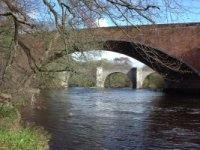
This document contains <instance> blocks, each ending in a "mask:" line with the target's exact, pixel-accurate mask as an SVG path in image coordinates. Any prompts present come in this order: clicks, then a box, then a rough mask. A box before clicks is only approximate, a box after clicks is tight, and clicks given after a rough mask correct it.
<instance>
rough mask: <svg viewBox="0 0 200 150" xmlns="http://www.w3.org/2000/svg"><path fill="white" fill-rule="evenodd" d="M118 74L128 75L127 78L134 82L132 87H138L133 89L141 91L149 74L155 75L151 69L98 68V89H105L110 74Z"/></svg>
mask: <svg viewBox="0 0 200 150" xmlns="http://www.w3.org/2000/svg"><path fill="white" fill-rule="evenodd" d="M117 72H119V73H123V74H125V75H127V77H128V78H129V79H130V81H131V82H132V85H136V87H133V88H137V89H140V88H142V84H143V82H144V80H145V78H146V77H147V76H148V75H149V74H151V73H153V72H154V71H153V70H152V69H150V68H149V69H137V68H132V69H128V68H125V69H122V68H117V67H113V68H109V69H108V68H103V67H97V70H96V87H98V88H104V87H105V81H106V78H107V77H108V76H109V75H110V74H113V73H117ZM135 83H136V84H135Z"/></svg>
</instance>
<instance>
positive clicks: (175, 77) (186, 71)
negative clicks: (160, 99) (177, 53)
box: [93, 40, 200, 89]
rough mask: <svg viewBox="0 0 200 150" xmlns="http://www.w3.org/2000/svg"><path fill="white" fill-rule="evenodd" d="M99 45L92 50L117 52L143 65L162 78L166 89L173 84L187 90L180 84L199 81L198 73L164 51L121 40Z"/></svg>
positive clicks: (108, 41)
mask: <svg viewBox="0 0 200 150" xmlns="http://www.w3.org/2000/svg"><path fill="white" fill-rule="evenodd" d="M100 43H103V44H102V46H101V47H98V48H95V47H94V48H93V50H94V49H95V50H107V51H112V52H117V53H120V54H124V55H126V56H129V57H131V58H134V59H136V60H138V61H140V62H142V63H144V64H145V65H147V66H148V67H150V68H152V69H153V70H154V71H155V72H157V73H159V74H160V75H162V76H163V78H164V79H165V81H166V83H167V84H166V88H173V87H174V84H175V85H178V86H176V88H183V87H184V88H186V89H187V88H188V86H187V85H184V86H182V83H184V82H185V83H189V84H190V83H191V82H190V80H191V81H196V80H198V81H199V79H200V76H199V75H198V73H196V72H195V70H193V69H192V68H191V67H190V66H189V65H187V64H186V63H184V62H183V61H182V60H178V59H176V58H175V57H172V56H170V55H169V54H167V53H165V51H162V50H159V49H156V48H153V47H149V46H146V45H142V44H138V43H133V42H128V41H123V40H121V41H119V40H107V41H105V42H100ZM138 77H139V76H138ZM183 81H184V82H183ZM187 81H188V82H187ZM168 83H169V84H168ZM197 86H198V85H197ZM190 88H193V84H190ZM194 88H196V85H194Z"/></svg>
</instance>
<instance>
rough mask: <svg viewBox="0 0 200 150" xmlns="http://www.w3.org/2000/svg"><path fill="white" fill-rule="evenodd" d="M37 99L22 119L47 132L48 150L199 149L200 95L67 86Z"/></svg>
mask: <svg viewBox="0 0 200 150" xmlns="http://www.w3.org/2000/svg"><path fill="white" fill-rule="evenodd" d="M40 103H41V104H40V105H41V106H45V107H46V108H43V109H37V108H35V109H32V108H27V110H24V112H23V113H24V118H25V119H26V120H27V121H31V122H32V121H33V122H35V123H36V124H39V125H42V126H43V127H44V128H45V129H46V130H48V131H49V132H50V133H51V134H52V140H51V141H50V146H51V149H52V150H68V149H69V150H132V149H136V150H137V149H138V150H140V149H141V150H142V149H148V150H151V149H152V150H159V149H200V97H194V96H165V95H164V94H162V93H159V92H153V91H147V90H135V91H134V90H131V89H109V90H97V89H86V88H71V89H68V90H51V91H42V94H41V102H40Z"/></svg>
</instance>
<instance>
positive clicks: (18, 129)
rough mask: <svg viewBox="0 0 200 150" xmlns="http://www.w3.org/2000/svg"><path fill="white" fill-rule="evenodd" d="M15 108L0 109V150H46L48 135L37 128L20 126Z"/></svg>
mask: <svg viewBox="0 0 200 150" xmlns="http://www.w3.org/2000/svg"><path fill="white" fill-rule="evenodd" d="M17 106H18V105H16V106H14V105H12V104H6V105H2V106H1V107H0V149H3V150H4V149H5V150H7V149H10V150H15V149H20V150H27V149H29V150H44V149H48V139H49V135H48V134H47V133H46V132H45V131H44V130H42V129H39V128H38V127H31V126H27V125H26V126H22V125H21V123H20V122H21V121H20V119H21V118H20V114H19V111H18V109H17Z"/></svg>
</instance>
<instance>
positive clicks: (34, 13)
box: [28, 11, 39, 19]
mask: <svg viewBox="0 0 200 150" xmlns="http://www.w3.org/2000/svg"><path fill="white" fill-rule="evenodd" d="M28 16H29V17H30V18H32V19H38V17H39V14H38V12H36V11H31V12H29V13H28Z"/></svg>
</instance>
